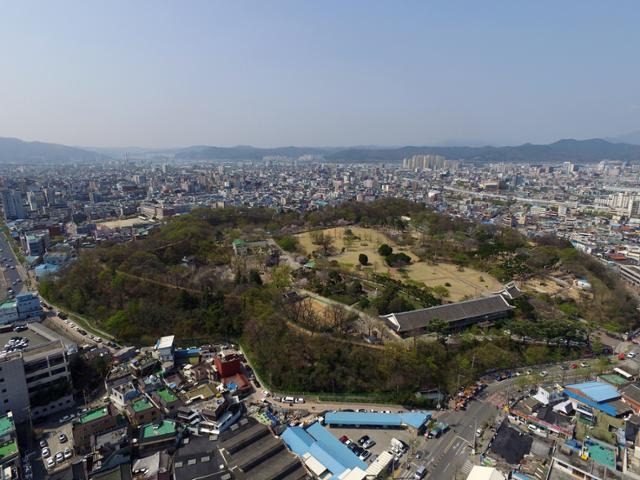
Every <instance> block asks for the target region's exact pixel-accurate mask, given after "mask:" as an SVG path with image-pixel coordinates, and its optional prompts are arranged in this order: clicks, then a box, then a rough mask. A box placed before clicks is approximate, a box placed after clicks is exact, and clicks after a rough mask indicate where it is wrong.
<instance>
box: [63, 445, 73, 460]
mask: <svg viewBox="0 0 640 480" xmlns="http://www.w3.org/2000/svg"><path fill="white" fill-rule="evenodd" d="M71 457H73V452H72V451H71V449H70V448H68V447H67V448H65V449H64V459H65V460H67V459H69V458H71Z"/></svg>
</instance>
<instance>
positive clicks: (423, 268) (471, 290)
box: [297, 227, 501, 301]
mask: <svg viewBox="0 0 640 480" xmlns="http://www.w3.org/2000/svg"><path fill="white" fill-rule="evenodd" d="M345 230H346V229H345V228H344V227H337V228H328V229H325V230H322V232H323V233H324V234H325V235H331V237H332V238H333V249H334V251H335V252H337V253H336V254H335V255H332V256H331V257H330V259H331V260H336V261H337V262H338V263H340V265H342V266H343V267H345V268H354V267H355V266H356V265H357V264H358V256H359V255H360V254H361V253H364V254H365V255H367V257H369V265H370V267H369V268H371V269H372V270H373V271H374V272H377V273H389V274H390V275H392V276H393V277H394V278H397V279H403V278H404V279H406V278H409V279H411V280H414V281H416V282H420V283H424V284H425V285H427V286H429V287H434V286H436V285H445V284H446V283H449V284H450V285H451V286H450V287H447V288H448V289H449V297H448V298H447V300H450V301H459V300H462V299H463V298H466V297H478V296H480V295H482V294H484V293H487V292H495V291H497V290H500V288H501V284H500V282H498V280H496V279H495V278H493V277H492V276H491V275H489V274H488V273H483V272H480V271H478V270H474V269H472V268H465V269H464V270H463V271H458V267H457V266H456V265H453V264H451V263H439V264H437V265H431V264H427V263H424V262H420V261H419V260H418V258H417V257H416V256H415V255H414V254H413V253H411V251H410V250H409V248H408V247H399V246H398V245H397V244H396V243H395V242H393V241H392V240H390V239H389V238H388V237H387V236H386V235H385V234H383V233H381V232H379V231H377V230H374V229H371V228H362V227H351V231H352V232H353V235H354V236H355V237H359V239H355V240H353V241H351V242H349V241H348V240H347V242H346V243H345V238H344V231H345ZM297 237H298V241H299V242H300V246H301V247H302V249H303V250H304V252H305V253H306V254H310V253H311V252H313V251H320V250H322V247H320V246H318V245H314V244H313V242H312V233H311V232H305V233H301V234H299V235H297ZM383 243H386V244H388V245H389V246H391V247H392V248H393V250H394V252H404V253H406V254H407V255H409V256H410V257H411V258H412V260H413V262H415V263H413V264H412V265H410V266H408V267H406V268H405V270H406V273H407V276H406V277H403V276H401V274H400V272H398V270H397V269H394V268H389V267H388V266H387V265H386V264H385V262H384V260H383V258H382V257H381V256H380V255H379V254H378V247H379V246H380V245H381V244H383ZM343 248H344V249H345V250H344V252H342V249H343ZM340 252H342V253H340ZM481 279H482V280H481Z"/></svg>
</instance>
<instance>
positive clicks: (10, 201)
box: [0, 188, 26, 220]
mask: <svg viewBox="0 0 640 480" xmlns="http://www.w3.org/2000/svg"><path fill="white" fill-rule="evenodd" d="M0 197H2V208H3V210H4V218H5V220H16V219H17V218H25V217H26V214H25V211H24V206H23V204H22V195H21V194H20V192H17V191H15V190H10V189H8V188H4V189H2V190H0Z"/></svg>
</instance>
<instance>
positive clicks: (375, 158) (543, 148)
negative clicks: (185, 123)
mask: <svg viewBox="0 0 640 480" xmlns="http://www.w3.org/2000/svg"><path fill="white" fill-rule="evenodd" d="M428 153H432V154H436V155H443V156H445V157H447V158H451V159H462V160H470V161H476V162H519V163H558V162H565V161H573V162H577V163H590V162H597V161H600V160H603V159H616V160H640V145H632V144H627V143H611V142H608V141H606V140H601V139H597V138H594V139H591V140H560V141H557V142H555V143H551V144H549V145H533V144H530V143H526V144H524V145H519V146H514V147H491V146H486V147H428V146H424V147H413V146H408V147H394V148H384V147H372V148H362V147H360V148H332V149H327V148H324V149H323V148H301V147H283V148H255V147H245V146H242V147H231V148H222V147H191V148H188V149H185V150H182V151H179V152H177V153H176V155H175V156H176V158H180V159H189V160H258V159H261V158H262V157H264V156H267V155H284V156H288V157H298V156H300V155H304V154H319V155H323V156H324V158H325V160H326V161H329V162H345V163H361V162H362V163H363V162H398V161H401V160H402V159H403V158H407V157H410V156H412V155H418V154H428Z"/></svg>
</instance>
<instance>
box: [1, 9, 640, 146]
mask: <svg viewBox="0 0 640 480" xmlns="http://www.w3.org/2000/svg"><path fill="white" fill-rule="evenodd" d="M639 14H640V2H638V1H637V0H630V1H626V0H616V1H615V2H602V1H591V0H561V1H558V0H552V1H547V0H536V1H520V0H504V1H494V0H482V1H478V0H470V1H455V0H445V1H428V0H422V1H410V0H402V1H396V0H394V1H356V0H354V1H351V0H348V1H344V0H340V1H331V0H323V1H304V0H297V1H277V0H274V1H264V0H261V1H255V2H249V1H241V0H238V1H227V2H222V1H220V2H218V1H213V0H211V1H195V0H194V1H168V0H154V1H138V0H137V1H130V0H127V1H119V0H109V1H108V2H104V1H100V2H98V1H92V0H86V1H81V0H77V1H73V2H71V1H64V0H56V1H55V2H53V1H48V0H47V1H41V2H34V1H30V0H20V1H18V0H14V1H12V2H10V1H5V2H2V7H1V13H0V136H2V137H18V138H22V139H24V140H40V141H50V142H56V143H65V144H69V145H86V146H103V147H107V146H111V147H115V146H118V147H124V146H134V145H135V146H143V147H171V146H188V145H202V144H207V145H219V146H232V145H238V144H242V145H255V146H263V147H269V146H285V145H299V146H347V145H436V144H438V145H446V144H473V145H476V144H496V145H499V144H503V145H504V144H520V143H524V142H532V143H547V142H552V141H555V140H557V139H560V138H592V137H612V136H616V135H620V134H625V133H628V132H631V131H636V130H639V129H640V62H639V61H638V45H640V28H638V17H639Z"/></svg>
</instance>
